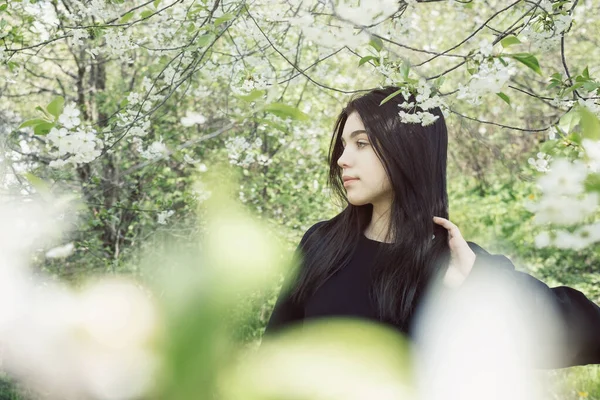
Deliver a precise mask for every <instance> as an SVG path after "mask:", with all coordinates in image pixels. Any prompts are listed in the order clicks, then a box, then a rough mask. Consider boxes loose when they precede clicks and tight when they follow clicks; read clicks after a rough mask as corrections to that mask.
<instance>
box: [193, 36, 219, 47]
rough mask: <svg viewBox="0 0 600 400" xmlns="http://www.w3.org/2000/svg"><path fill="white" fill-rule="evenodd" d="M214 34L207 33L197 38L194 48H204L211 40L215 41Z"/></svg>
mask: <svg viewBox="0 0 600 400" xmlns="http://www.w3.org/2000/svg"><path fill="white" fill-rule="evenodd" d="M215 37H216V36H215V34H214V33H207V34H205V35H202V36H199V37H198V39H197V40H196V46H198V47H204V46H206V45H207V44H209V43H210V42H212V41H213V40H215Z"/></svg>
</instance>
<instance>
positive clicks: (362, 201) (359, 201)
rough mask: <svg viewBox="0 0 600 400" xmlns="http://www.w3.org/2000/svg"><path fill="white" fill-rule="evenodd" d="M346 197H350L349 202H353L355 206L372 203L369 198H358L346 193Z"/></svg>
mask: <svg viewBox="0 0 600 400" xmlns="http://www.w3.org/2000/svg"><path fill="white" fill-rule="evenodd" d="M346 197H347V198H348V203H350V204H352V205H353V206H357V207H358V206H364V205H366V204H369V203H370V201H369V200H368V199H357V198H355V197H353V196H348V195H346Z"/></svg>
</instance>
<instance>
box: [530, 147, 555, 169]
mask: <svg viewBox="0 0 600 400" xmlns="http://www.w3.org/2000/svg"><path fill="white" fill-rule="evenodd" d="M551 160H552V156H550V155H549V154H545V153H542V152H539V153H537V159H533V158H530V159H528V160H527V162H528V163H529V164H530V165H532V166H534V167H535V169H536V170H538V171H539V172H548V171H550V166H549V163H550V161H551Z"/></svg>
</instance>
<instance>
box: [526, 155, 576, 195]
mask: <svg viewBox="0 0 600 400" xmlns="http://www.w3.org/2000/svg"><path fill="white" fill-rule="evenodd" d="M586 177H587V168H586V166H585V165H584V164H583V163H581V162H573V163H572V162H569V161H568V160H565V159H562V158H561V159H557V160H554V162H552V164H551V166H550V171H549V173H548V174H546V175H544V176H542V177H541V178H540V179H539V180H538V185H539V186H540V187H541V188H542V190H543V192H544V193H545V194H552V195H559V194H565V195H578V194H581V193H582V192H583V190H584V188H583V182H584V180H585V178H586Z"/></svg>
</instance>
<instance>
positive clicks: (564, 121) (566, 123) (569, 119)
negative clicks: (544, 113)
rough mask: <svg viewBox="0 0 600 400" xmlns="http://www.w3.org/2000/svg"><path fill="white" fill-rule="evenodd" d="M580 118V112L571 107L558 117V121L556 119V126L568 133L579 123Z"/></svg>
mask: <svg viewBox="0 0 600 400" xmlns="http://www.w3.org/2000/svg"><path fill="white" fill-rule="evenodd" d="M580 119H581V114H580V113H578V112H577V110H576V109H575V108H572V109H571V110H570V111H569V112H568V113H566V114H565V115H563V116H562V117H561V118H560V121H558V127H559V128H560V129H562V130H563V132H565V133H567V134H569V133H571V131H572V130H573V128H575V126H576V125H577V124H578V123H579V120H580Z"/></svg>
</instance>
